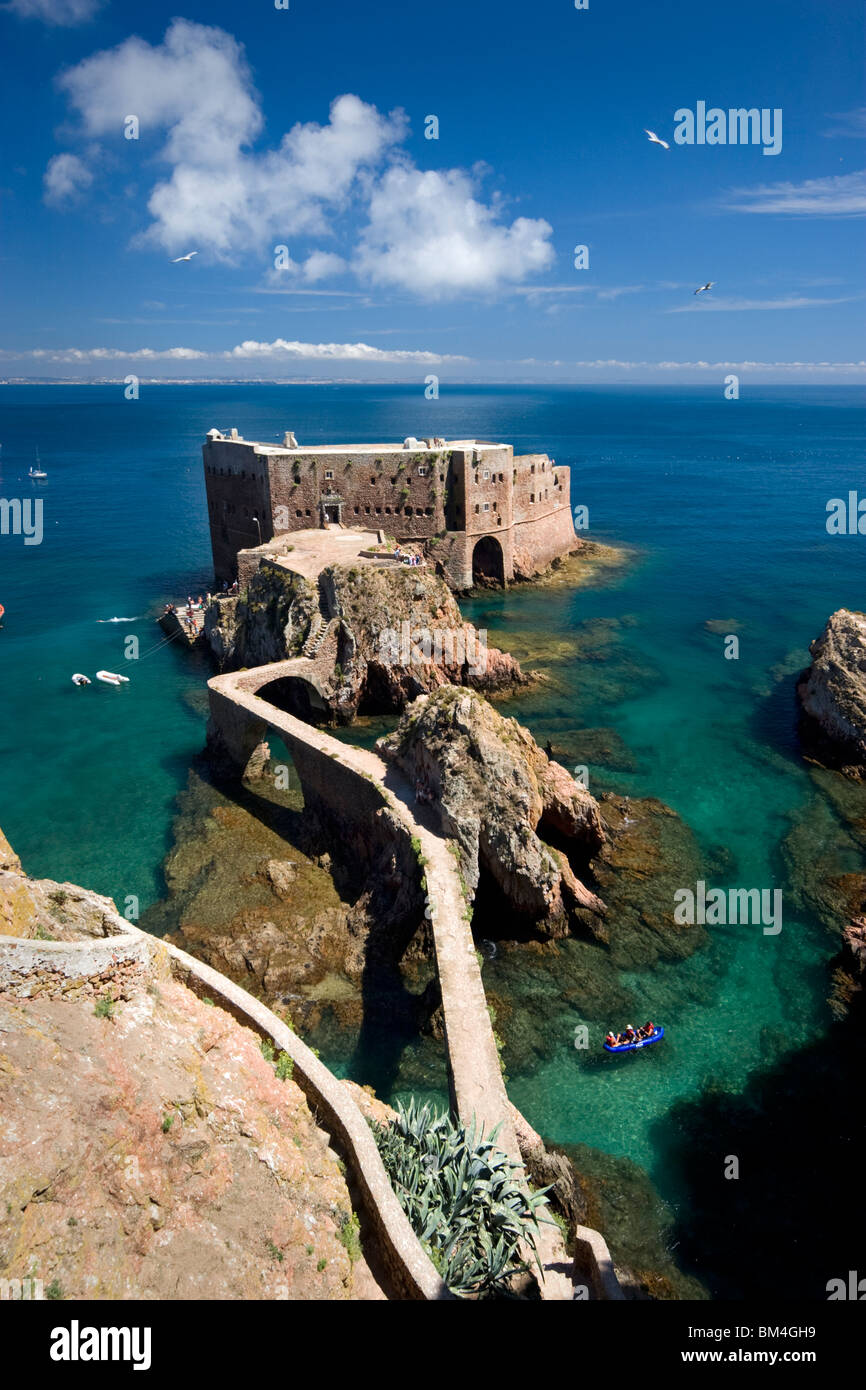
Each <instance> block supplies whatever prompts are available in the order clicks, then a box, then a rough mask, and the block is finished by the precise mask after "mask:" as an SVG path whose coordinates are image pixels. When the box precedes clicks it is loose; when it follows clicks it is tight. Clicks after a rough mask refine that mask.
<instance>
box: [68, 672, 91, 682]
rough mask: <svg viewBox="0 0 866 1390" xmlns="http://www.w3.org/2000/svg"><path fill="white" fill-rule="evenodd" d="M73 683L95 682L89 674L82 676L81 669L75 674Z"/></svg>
mask: <svg viewBox="0 0 866 1390" xmlns="http://www.w3.org/2000/svg"><path fill="white" fill-rule="evenodd" d="M72 684H73V685H92V684H93V682H92V681H91V680H90V677H89V676H82V674H81V672H80V671H76V672H75V675H74V676H73V677H72Z"/></svg>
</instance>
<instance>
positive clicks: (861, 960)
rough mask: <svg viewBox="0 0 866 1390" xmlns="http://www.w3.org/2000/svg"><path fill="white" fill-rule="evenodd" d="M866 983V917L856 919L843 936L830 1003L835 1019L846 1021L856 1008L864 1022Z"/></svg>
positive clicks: (834, 972)
mask: <svg viewBox="0 0 866 1390" xmlns="http://www.w3.org/2000/svg"><path fill="white" fill-rule="evenodd" d="M864 981H866V917H855V918H854V920H853V922H851V923H850V924H849V925H848V926H847V927H846V928H845V930H844V931H843V933H842V950H841V952H840V954H839V956H838V957H837V959H836V968H835V969H834V971H833V990H832V993H831V995H830V1000H829V1003H830V1008H831V1009H832V1011H833V1013H834V1014H835V1016H836V1018H844V1017H845V1015H846V1014H847V1013H848V1012H849V1011H851V1010H853V1009H854V1008H855V1007H856V1008H857V1009H858V1011H859V1013H860V1015H861V1018H862V1015H863V1011H864V990H863V985H864Z"/></svg>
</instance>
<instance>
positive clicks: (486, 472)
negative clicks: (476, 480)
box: [481, 468, 490, 483]
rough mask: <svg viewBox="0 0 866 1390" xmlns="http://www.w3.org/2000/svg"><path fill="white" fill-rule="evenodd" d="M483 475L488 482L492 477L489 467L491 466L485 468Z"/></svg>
mask: <svg viewBox="0 0 866 1390" xmlns="http://www.w3.org/2000/svg"><path fill="white" fill-rule="evenodd" d="M481 476H482V478H483V479H484V481H485V483H486V482H487V481H488V480H489V478H490V469H489V468H485V470H484V472H483V473H482V475H481Z"/></svg>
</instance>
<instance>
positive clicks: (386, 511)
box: [385, 507, 391, 516]
mask: <svg viewBox="0 0 866 1390" xmlns="http://www.w3.org/2000/svg"><path fill="white" fill-rule="evenodd" d="M385 515H386V516H390V515H391V508H390V507H386V508H385Z"/></svg>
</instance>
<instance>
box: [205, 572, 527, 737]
mask: <svg viewBox="0 0 866 1390" xmlns="http://www.w3.org/2000/svg"><path fill="white" fill-rule="evenodd" d="M205 634H206V636H207V640H208V643H209V645H210V648H211V650H212V652H213V653H214V655H215V657H216V658H217V661H218V662H219V664H220V668H221V669H222V670H237V669H239V668H241V667H253V666H261V665H266V664H269V663H272V662H275V661H284V660H286V659H289V658H293V657H298V658H304V659H305V660H304V663H303V665H304V668H306V666H307V663H309V677H310V680H311V683H314V684H315V686H316V690H317V694H318V695H319V697H320V698H321V700H322V701H323V703H324V706H325V707H326V709H327V710H328V711H329V713H330V717H331V720H332V722H337V723H341V724H346V723H349V722H351V720H352V719H353V718H354V717H355V715H356V714H358V713H359V712H362V713H394V712H398V711H401V710H403V709H404V708H405V706H406V705H407V704H408V703H410V702H411V701H412V700H414V699H415V698H416V697H417V696H418V695H420V694H423V693H424V692H429V691H432V690H436V689H438V688H439V687H440V686H443V685H447V684H457V685H466V686H469V687H471V688H474V689H478V690H488V691H491V690H509V689H512V688H514V687H516V686H519V685H523V684H526V683H527V682H528V680H529V677H527V676H525V675H524V674H523V672H522V671H521V669H520V666H519V665H518V663H517V662H516V661H515V660H514V658H513V657H511V656H509V655H507V653H505V652H502V651H499V650H498V649H496V648H495V647H494V648H488V647H487V644H486V637H485V634H481V633H479V632H478V631H477V630H476V629H475V628H474V627H473V626H472V624H471V623H466V622H464V621H463V619H462V617H461V614H460V609H459V608H458V606H457V602H456V600H455V598H454V596H453V594H452V593H451V591H450V589H449V588H448V585H447V584H446V583H445V580H444V579H442V578H440V577H439V576H438V575H436V574H434V573H433V572H432V571H430V570H424V569H419V568H412V569H410V568H407V567H404V566H398V565H394V566H391V567H376V566H372V565H371V566H366V567H364V566H349V565H331V566H328V567H327V568H326V569H323V570H322V571H321V573H320V574H319V576H318V578H317V579H316V580H313V579H308V578H305V577H304V576H302V575H300V574H296V573H294V572H292V571H291V570H289V569H287V568H286V566H285V564H278V563H276V562H274V561H272V560H269V559H264V560H262V562H261V564H260V566H259V569H258V570H257V571H256V572H255V574H254V575H253V577H252V579H251V581H250V584H249V587H248V590H247V592H246V593H245V594H244V595H242V596H241V597H239V598H229V599H225V598H223V599H218V600H216V601H214V602H213V603H212V604H211V606H210V607H209V609H208V611H207V613H206V615H205ZM299 674H300V675H303V669H301V670H299Z"/></svg>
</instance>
